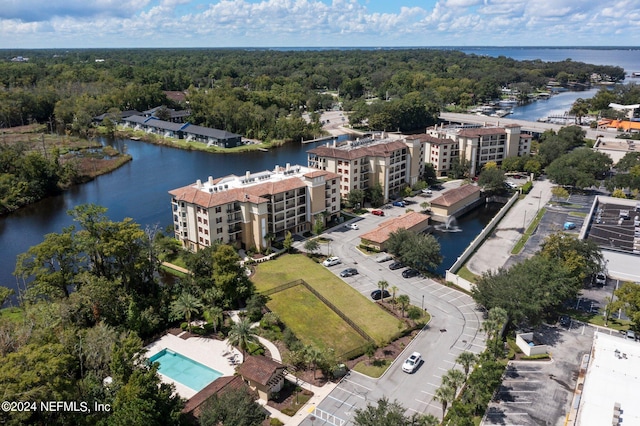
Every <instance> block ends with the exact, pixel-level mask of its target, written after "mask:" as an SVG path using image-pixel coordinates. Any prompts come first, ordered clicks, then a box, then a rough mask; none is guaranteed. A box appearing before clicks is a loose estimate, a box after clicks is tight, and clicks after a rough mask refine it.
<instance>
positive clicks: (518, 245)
mask: <svg viewBox="0 0 640 426" xmlns="http://www.w3.org/2000/svg"><path fill="white" fill-rule="evenodd" d="M546 211H547V209H546V208H542V209H540V211H539V212H538V214H537V215H536V217H535V218H534V219H533V221H532V222H531V224H530V225H529V227H528V228H527V231H526V232H525V233H524V235H523V236H522V238H520V241H518V242H517V243H516V245H515V246H514V247H513V249H512V250H511V254H518V253H520V252H521V251H522V249H523V248H524V245H525V244H526V243H527V241H528V240H529V237H531V234H533V231H535V230H536V228H537V227H538V225H539V224H540V221H541V220H542V216H544V213H545V212H546Z"/></svg>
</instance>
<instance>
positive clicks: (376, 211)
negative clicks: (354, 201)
mask: <svg viewBox="0 0 640 426" xmlns="http://www.w3.org/2000/svg"><path fill="white" fill-rule="evenodd" d="M371 214H372V215H374V216H384V212H383V211H382V210H371Z"/></svg>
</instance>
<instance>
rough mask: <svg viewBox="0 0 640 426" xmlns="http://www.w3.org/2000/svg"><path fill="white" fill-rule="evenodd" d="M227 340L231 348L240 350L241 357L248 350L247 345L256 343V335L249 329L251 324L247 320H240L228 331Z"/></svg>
mask: <svg viewBox="0 0 640 426" xmlns="http://www.w3.org/2000/svg"><path fill="white" fill-rule="evenodd" d="M227 339H228V340H229V344H230V345H231V346H236V347H238V348H240V350H242V354H243V356H244V355H245V353H246V352H247V350H248V349H249V345H251V344H254V343H256V342H257V338H256V334H255V332H254V331H253V329H252V328H251V322H250V321H249V319H248V318H242V319H241V320H240V321H238V322H236V323H234V324H233V325H232V326H231V330H229V336H227Z"/></svg>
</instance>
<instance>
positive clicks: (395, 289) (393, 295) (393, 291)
mask: <svg viewBox="0 0 640 426" xmlns="http://www.w3.org/2000/svg"><path fill="white" fill-rule="evenodd" d="M389 290H391V303H393V304H395V303H396V294H398V290H399V288H398V287H397V286H395V285H392V286H391V288H390V289H389Z"/></svg>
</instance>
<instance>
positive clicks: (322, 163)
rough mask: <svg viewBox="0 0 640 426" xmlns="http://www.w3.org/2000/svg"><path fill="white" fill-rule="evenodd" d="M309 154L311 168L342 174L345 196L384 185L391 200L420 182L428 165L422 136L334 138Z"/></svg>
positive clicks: (385, 195) (341, 192)
mask: <svg viewBox="0 0 640 426" xmlns="http://www.w3.org/2000/svg"><path fill="white" fill-rule="evenodd" d="M307 153H308V165H309V167H313V168H315V169H320V170H326V171H330V172H332V173H337V174H338V175H340V196H341V197H342V198H346V197H347V196H348V194H349V192H351V191H352V190H354V189H361V190H366V189H368V188H371V187H373V186H375V185H376V184H380V186H381V187H382V191H383V195H384V200H385V201H387V200H388V199H389V197H390V196H391V195H395V194H399V193H400V190H401V189H402V188H404V187H405V186H407V185H412V184H414V183H415V182H417V180H418V178H419V172H420V170H421V169H422V167H423V166H424V161H423V158H424V147H423V146H422V142H420V139H419V138H416V139H412V140H410V141H407V140H405V139H396V140H392V139H390V138H387V137H385V136H384V134H381V135H380V136H378V137H376V136H371V137H366V138H362V139H357V140H355V141H348V142H346V143H343V144H337V143H336V142H335V141H334V142H333V144H332V145H330V144H329V143H327V144H326V145H325V146H319V147H316V148H313V149H311V150H309V151H308V152H307ZM412 157H413V158H414V159H413V160H412ZM414 163H415V165H414Z"/></svg>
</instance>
